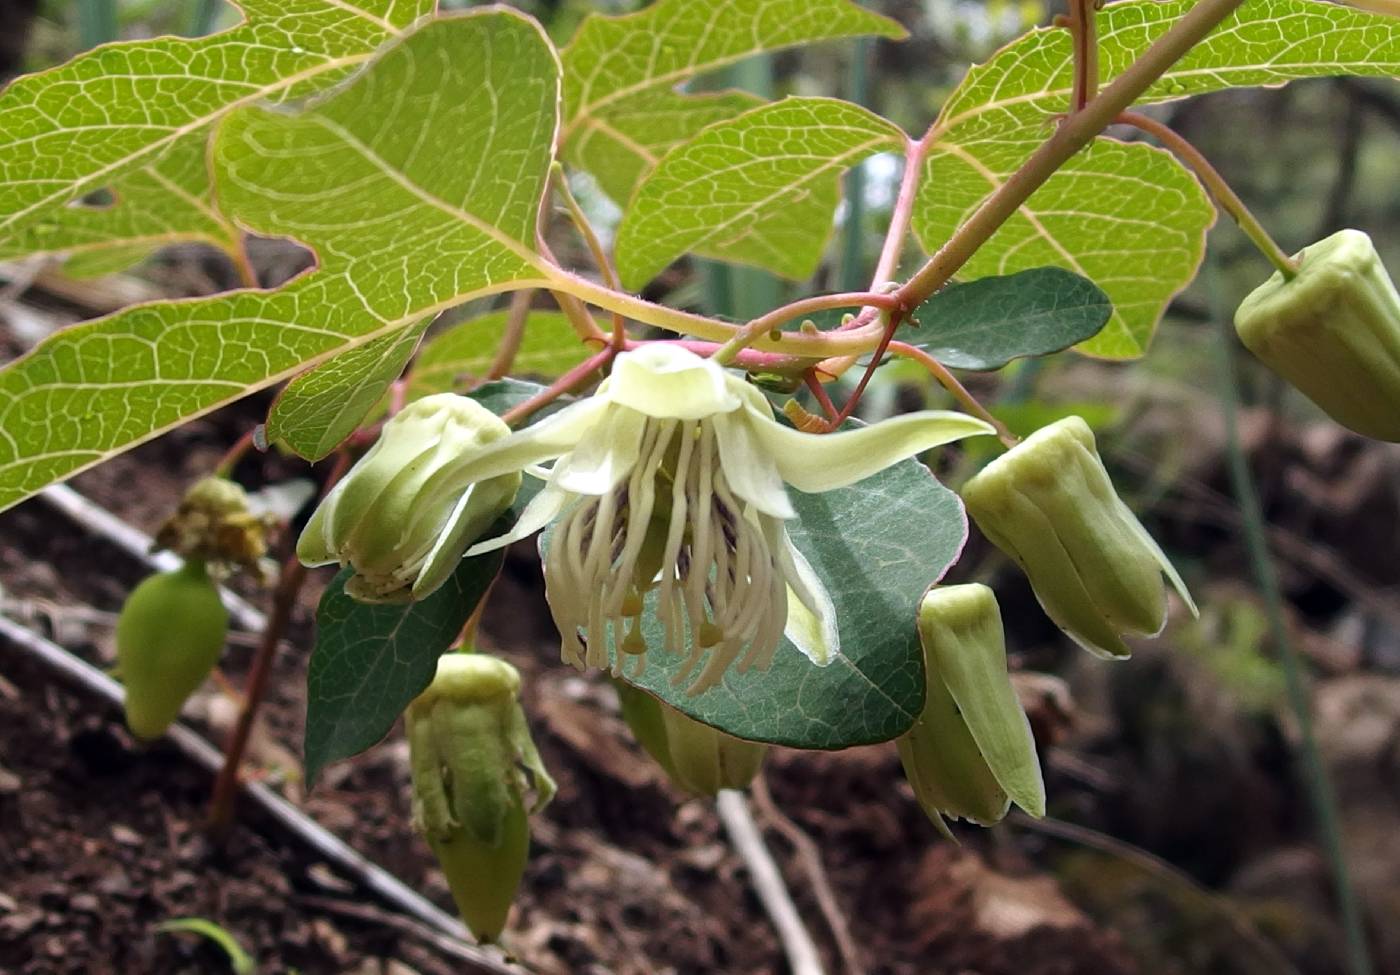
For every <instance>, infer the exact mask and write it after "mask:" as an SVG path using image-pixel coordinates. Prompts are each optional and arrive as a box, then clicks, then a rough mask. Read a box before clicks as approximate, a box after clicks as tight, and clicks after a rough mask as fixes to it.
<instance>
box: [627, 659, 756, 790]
mask: <svg viewBox="0 0 1400 975" xmlns="http://www.w3.org/2000/svg"><path fill="white" fill-rule="evenodd" d="M613 683H614V684H615V686H616V687H617V696H618V699H619V701H620V702H621V705H622V719H623V720H624V721H626V722H627V726H628V727H629V728H631V729H632V734H633V735H635V736H636V738H637V743H638V744H640V745H641V746H642V748H644V749H646V752H647V754H648V755H650V756H651V757H652V758H654V759H655V760H656V764H658V765H660V766H661V768H662V769H663V770H664V771H665V772H666V777H667V778H669V779H670V780H671V782H672V783H674V784H675V785H676V786H677V787H679V788H681V789H683V790H684V791H686V792H689V793H692V794H693V795H697V796H713V795H715V794H716V793H718V792H719V790H721V789H745V788H748V785H749V783H750V782H752V781H753V778H754V776H755V775H757V774H758V770H759V769H760V768H762V767H763V759H764V757H765V756H766V755H767V754H768V746H767V745H765V744H762V743H761V742H756V741H745V740H744V739H742V738H735V737H734V736H733V735H728V734H725V733H724V732H723V731H720V730H719V729H718V728H712V727H710V726H709V725H707V724H704V723H703V722H700V721H696V720H695V719H694V718H690V717H687V716H686V715H684V714H682V713H681V712H680V711H677V710H676V709H675V708H673V707H671V705H669V704H667V703H666V702H665V701H660V700H657V699H656V698H655V697H653V696H652V695H650V694H648V693H647V692H646V691H643V690H640V689H638V688H636V687H633V686H632V685H631V684H628V683H626V682H625V681H621V680H619V681H614V682H613Z"/></svg>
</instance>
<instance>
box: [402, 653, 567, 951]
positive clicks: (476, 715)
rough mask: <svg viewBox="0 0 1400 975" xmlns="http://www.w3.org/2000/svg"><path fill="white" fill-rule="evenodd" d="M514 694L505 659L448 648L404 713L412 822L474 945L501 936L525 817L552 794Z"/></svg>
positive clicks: (523, 848)
mask: <svg viewBox="0 0 1400 975" xmlns="http://www.w3.org/2000/svg"><path fill="white" fill-rule="evenodd" d="M519 693H520V675H519V673H517V672H516V670H515V668H514V667H512V666H511V665H510V664H508V663H506V662H505V661H503V660H498V659H496V658H494V657H488V656H485V655H482V654H474V653H449V654H446V655H444V656H443V657H441V658H440V659H439V660H438V669H437V675H436V676H435V677H434V678H433V682H432V684H430V685H429V686H428V689H427V690H425V691H424V692H423V693H422V694H421V695H419V696H418V697H417V698H415V699H414V701H413V702H412V703H411V704H410V705H409V706H408V712H407V722H406V723H407V729H408V744H409V767H410V771H411V773H412V777H413V823H414V826H415V827H416V828H417V829H418V831H419V832H421V833H422V834H423V835H424V836H425V837H426V838H427V840H428V845H429V846H430V847H432V850H433V853H434V854H435V855H436V856H437V858H438V862H439V863H440V864H441V865H442V869H443V873H444V874H445V875H446V876H447V882H448V886H449V887H451V889H452V897H453V900H454V901H455V902H456V904H457V909H458V910H459V911H460V912H461V914H462V918H463V920H465V921H466V922H467V926H468V927H470V928H471V929H472V931H473V932H474V933H475V934H476V936H477V937H478V938H480V939H482V940H483V941H492V940H495V938H496V937H497V936H498V935H499V934H500V933H501V930H502V928H504V926H505V920H506V915H507V914H508V913H509V911H510V905H511V901H512V900H513V899H514V898H515V891H516V888H517V887H519V886H520V878H521V876H522V875H523V874H524V870H525V861H526V858H527V854H528V852H529V845H530V841H529V834H530V831H529V824H528V822H527V813H529V812H535V811H538V810H539V809H541V808H543V806H544V805H545V804H546V803H547V802H549V800H550V799H551V798H553V796H554V791H555V786H554V780H553V779H551V778H550V777H549V773H548V772H547V771H546V770H545V767H544V763H543V762H542V761H541V760H540V756H539V752H538V751H536V749H535V743H534V741H533V740H532V739H531V738H530V730H529V728H528V727H527V725H526V723H525V714H524V712H523V711H522V710H521V708H520V702H519ZM527 772H528V773H529V776H528V778H527V776H526V773H527ZM531 786H533V789H534V793H535V795H534V802H533V803H532V804H530V805H529V806H528V807H527V805H526V794H527V792H528V791H529V790H530V788H531Z"/></svg>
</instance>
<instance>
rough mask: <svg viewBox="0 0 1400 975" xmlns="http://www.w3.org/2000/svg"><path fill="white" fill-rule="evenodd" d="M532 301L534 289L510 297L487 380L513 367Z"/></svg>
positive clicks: (498, 376) (505, 372) (497, 376)
mask: <svg viewBox="0 0 1400 975" xmlns="http://www.w3.org/2000/svg"><path fill="white" fill-rule="evenodd" d="M534 299H535V289H534V288H526V289H525V290H524V291H517V292H515V293H514V294H513V295H511V296H510V312H509V313H508V316H507V318H506V331H505V335H503V336H502V337H501V344H500V345H498V346H496V355H495V356H494V357H493V358H492V359H491V366H490V368H488V369H487V370H486V378H487V379H500V378H501V377H502V376H505V375H506V374H507V373H509V372H510V370H511V367H512V366H514V365H515V356H516V354H517V353H518V352H519V351H520V343H521V342H522V341H523V340H524V338H525V322H526V321H527V320H528V319H529V317H530V302H532V301H533V300H534ZM395 412H397V411H395Z"/></svg>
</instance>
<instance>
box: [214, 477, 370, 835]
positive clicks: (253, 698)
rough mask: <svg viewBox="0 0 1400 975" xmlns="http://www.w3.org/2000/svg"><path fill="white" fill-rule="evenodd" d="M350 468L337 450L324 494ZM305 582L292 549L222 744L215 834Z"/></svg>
mask: <svg viewBox="0 0 1400 975" xmlns="http://www.w3.org/2000/svg"><path fill="white" fill-rule="evenodd" d="M349 468H350V454H349V453H348V452H346V451H343V450H342V451H341V452H340V453H338V454H336V459H335V465H334V466H333V467H332V468H331V472H330V475H329V476H328V477H327V478H326V484H325V486H324V487H323V488H322V489H321V497H325V495H326V492H328V491H329V490H330V489H331V488H332V487H334V486H335V484H336V482H337V481H339V480H340V479H341V478H342V477H343V476H344V475H345V472H346V471H347V470H349ZM305 582H306V567H305V566H304V565H302V564H301V561H300V560H299V559H298V558H297V557H296V553H295V552H293V553H292V554H291V555H289V556H288V557H287V560H286V562H284V563H283V565H282V571H281V573H280V574H279V576H278V579H277V585H276V587H274V588H273V590H272V607H271V609H270V610H269V612H268V614H267V623H266V624H265V625H264V626H263V631H262V635H261V639H260V640H259V641H258V649H257V650H256V651H255V652H254V654H253V663H252V666H251V667H250V668H249V671H248V683H247V686H246V688H245V690H244V692H243V703H242V706H241V707H240V708H239V711H238V721H237V722H236V723H235V724H234V726H233V732H232V733H231V734H230V735H229V739H228V744H227V745H226V746H225V747H224V764H223V766H222V767H221V768H220V769H219V774H218V776H217V777H216V778H215V779H214V790H213V795H212V797H211V798H210V800H209V830H210V832H211V833H213V834H214V835H215V836H223V835H225V834H226V833H227V832H228V828H229V826H230V825H232V823H233V800H234V797H235V796H236V795H237V794H238V784H239V782H238V777H239V771H240V769H241V767H242V765H243V754H244V752H246V751H247V749H248V738H249V736H251V734H252V732H253V721H254V720H255V719H256V718H257V714H258V708H259V707H260V706H261V704H262V700H263V697H264V696H265V695H266V693H267V684H268V681H269V679H270V678H271V677H272V664H273V661H274V660H276V658H277V647H278V645H279V644H280V643H281V642H282V634H283V633H284V632H286V629H287V624H288V623H289V622H291V618H292V610H293V609H295V608H296V602H297V596H298V595H299V594H300V593H301V587H302V585H303V584H304V583H305Z"/></svg>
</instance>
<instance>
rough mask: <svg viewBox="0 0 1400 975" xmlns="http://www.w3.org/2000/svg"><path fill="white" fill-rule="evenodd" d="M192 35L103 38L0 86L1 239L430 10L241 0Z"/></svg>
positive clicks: (333, 70)
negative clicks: (239, 13) (219, 23)
mask: <svg viewBox="0 0 1400 975" xmlns="http://www.w3.org/2000/svg"><path fill="white" fill-rule="evenodd" d="M240 6H241V7H242V8H243V11H244V13H245V16H246V20H245V21H244V22H243V23H241V24H239V25H238V26H236V27H233V28H231V29H230V30H226V31H222V32H220V33H218V34H214V35H211V36H209V37H201V38H195V39H189V38H178V37H160V38H155V39H153V40H144V41H134V42H129V43H123V44H107V45H103V46H102V47H99V48H96V49H95V50H93V51H90V52H88V53H86V54H83V55H80V56H79V57H77V58H74V59H73V60H72V61H69V62H68V63H66V64H63V65H60V66H59V67H56V68H53V69H52V70H49V71H45V72H42V73H40V74H36V75H30V76H28V77H24V78H20V79H19V80H17V81H15V82H14V83H12V84H11V85H10V86H9V87H8V88H7V89H6V90H5V92H4V93H3V94H2V95H0V239H8V238H9V236H10V235H11V234H14V233H16V232H18V231H19V229H20V228H21V227H22V225H23V224H25V223H26V222H28V221H31V220H34V219H37V218H39V217H41V216H42V214H43V213H44V212H45V211H46V210H47V209H48V208H51V207H54V206H57V205H60V204H63V203H65V202H66V201H68V200H71V199H73V198H74V197H76V196H78V195H80V194H82V193H85V192H88V191H91V190H94V189H97V188H99V187H101V186H105V185H108V184H110V183H112V181H114V180H116V179H117V178H118V177H120V176H121V175H122V174H124V173H126V172H129V171H131V170H133V169H137V168H139V167H142V166H146V165H148V164H150V163H153V162H155V160H156V159H157V157H158V156H159V155H160V153H162V152H163V151H165V150H166V149H167V148H171V147H174V146H177V144H178V145H179V146H180V149H181V150H182V151H190V144H189V143H188V142H186V140H187V139H190V140H192V141H193V142H195V143H197V144H198V145H200V146H202V145H203V143H204V141H205V140H206V138H207V136H208V132H209V127H210V125H211V124H212V123H214V122H216V121H217V120H218V119H219V118H221V117H222V116H224V115H225V114H226V113H228V112H229V111H231V110H233V109H234V108H236V107H238V106H239V105H248V104H252V103H254V102H258V101H262V100H264V99H272V100H283V99H287V98H292V97H301V96H305V95H307V94H311V93H312V92H314V91H317V90H322V89H323V88H324V87H325V86H326V85H327V84H329V83H332V82H334V81H336V80H338V79H340V78H343V77H344V76H345V75H346V74H347V73H348V72H349V71H351V70H353V69H354V68H355V67H356V66H357V65H359V64H362V63H364V62H365V61H367V60H369V58H370V57H371V56H372V55H373V54H374V52H375V51H376V50H377V49H378V48H379V47H380V46H381V45H383V44H384V43H385V42H386V41H389V40H391V39H392V38H394V37H395V36H397V35H399V34H400V33H401V32H402V31H403V29H404V28H406V27H408V26H409V25H410V24H412V23H413V22H414V21H415V20H417V19H418V18H419V17H421V16H423V15H425V14H427V13H429V12H431V10H432V8H433V3H432V0H293V2H282V0H275V2H274V0H243V2H242V3H241V4H240Z"/></svg>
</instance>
